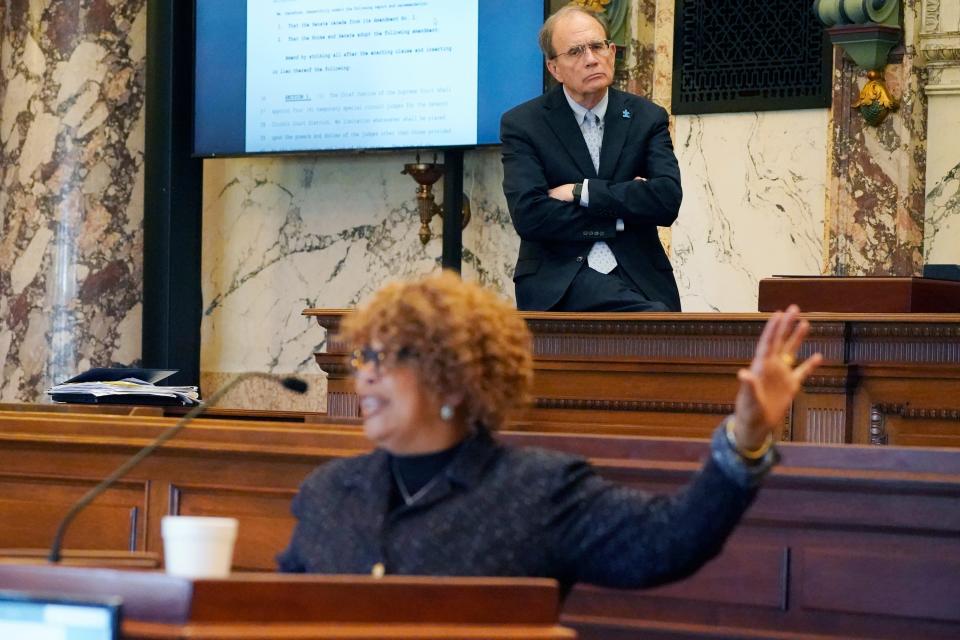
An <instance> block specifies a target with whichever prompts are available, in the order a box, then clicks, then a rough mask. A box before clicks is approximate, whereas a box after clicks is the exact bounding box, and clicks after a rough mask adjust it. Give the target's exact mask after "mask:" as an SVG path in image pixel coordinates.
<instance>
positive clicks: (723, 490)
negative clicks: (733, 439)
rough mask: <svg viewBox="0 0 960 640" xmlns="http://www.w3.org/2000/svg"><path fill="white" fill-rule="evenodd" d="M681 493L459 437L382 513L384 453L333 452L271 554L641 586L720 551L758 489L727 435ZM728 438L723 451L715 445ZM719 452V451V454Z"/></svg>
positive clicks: (557, 457)
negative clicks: (431, 474) (417, 489)
mask: <svg viewBox="0 0 960 640" xmlns="http://www.w3.org/2000/svg"><path fill="white" fill-rule="evenodd" d="M719 433H720V431H719V430H718V432H717V434H716V435H715V436H714V442H713V454H712V455H711V457H710V459H709V460H708V461H707V462H706V464H705V465H704V467H703V469H702V470H701V471H700V473H699V474H698V475H697V476H696V478H695V479H694V480H693V481H692V482H691V483H690V484H689V485H688V486H687V487H686V488H685V489H684V490H682V491H681V492H679V493H678V494H676V495H674V496H671V497H666V496H653V495H649V494H646V493H643V492H640V491H637V490H635V489H632V488H628V487H625V486H622V485H618V484H615V483H612V482H610V481H608V480H605V479H603V478H601V477H600V476H599V475H598V474H597V473H596V472H595V470H594V469H593V468H592V467H591V466H590V465H589V464H588V463H587V462H585V461H584V460H582V459H580V458H577V457H574V456H570V455H567V454H562V453H558V452H553V451H546V450H540V449H521V448H514V447H509V446H504V445H501V444H500V443H498V442H497V441H496V440H495V439H493V438H492V437H491V436H489V435H479V436H476V437H474V438H472V439H471V440H469V441H467V442H466V443H465V444H464V445H463V447H461V449H460V451H459V452H458V454H457V457H456V458H455V459H454V460H453V462H451V463H450V465H449V466H448V467H447V469H446V471H444V472H442V473H443V474H444V475H443V476H442V477H441V479H440V481H439V482H437V483H435V484H433V485H432V486H431V488H430V489H429V490H428V491H427V493H426V494H425V495H424V496H423V498H422V499H421V500H420V501H418V502H416V503H414V504H413V505H410V506H407V505H401V506H400V507H398V508H396V509H394V510H393V511H392V512H390V513H388V512H387V509H388V503H389V499H390V493H391V490H392V479H391V475H390V470H389V466H388V455H387V454H386V453H385V452H384V451H381V450H377V451H374V452H373V453H370V454H368V455H364V456H360V457H356V458H349V459H342V460H336V461H332V462H328V463H326V464H324V465H323V466H321V467H319V468H318V469H316V470H315V471H314V472H313V473H312V474H311V475H310V476H309V477H308V478H307V479H306V481H305V482H304V483H303V485H302V486H301V488H300V492H299V493H298V494H297V496H296V498H295V499H294V501H293V513H294V515H296V517H297V519H298V523H297V526H296V528H295V530H294V533H293V537H292V539H291V541H290V545H289V547H288V548H287V549H286V550H285V551H284V552H283V553H281V554H280V556H279V558H278V561H279V568H280V570H281V571H286V572H311V573H349V574H365V573H369V572H370V571H371V569H372V568H373V567H374V565H376V564H378V563H382V564H383V565H384V567H385V569H386V572H387V573H392V574H415V575H460V576H534V577H550V578H555V579H556V580H558V581H559V582H560V584H561V589H562V591H563V592H564V593H566V592H567V591H568V590H569V588H570V587H571V586H572V585H573V584H574V583H575V582H581V581H582V582H589V583H593V584H597V585H602V586H608V587H623V588H634V587H648V586H653V585H657V584H661V583H664V582H668V581H671V580H675V579H679V578H682V577H685V576H687V575H689V574H691V573H693V572H694V571H696V569H697V568H699V567H700V566H701V565H702V564H703V563H704V562H706V561H707V560H709V559H710V558H712V557H713V556H714V555H716V554H717V553H718V552H719V551H720V549H721V547H722V545H723V542H724V540H725V539H726V538H727V536H728V535H729V533H730V532H731V531H732V529H733V528H734V526H735V525H736V523H737V522H738V520H739V519H740V517H741V515H742V514H743V512H744V511H745V510H746V508H747V506H748V505H749V504H750V502H751V500H752V498H753V496H754V493H755V489H753V488H751V485H752V484H754V482H752V481H751V480H750V479H748V478H747V475H746V474H740V477H738V474H737V473H733V472H732V471H731V469H732V468H733V467H731V464H730V463H727V464H722V463H723V462H724V460H722V459H721V458H722V455H729V454H730V451H729V450H728V449H729V445H728V444H727V443H726V439H725V438H722V437H719ZM724 447H726V449H727V450H724ZM721 454H722V455H721Z"/></svg>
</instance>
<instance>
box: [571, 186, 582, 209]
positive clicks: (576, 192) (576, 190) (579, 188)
mask: <svg viewBox="0 0 960 640" xmlns="http://www.w3.org/2000/svg"><path fill="white" fill-rule="evenodd" d="M581 193H583V183H582V182H578V183H576V184H575V185H573V204H580V194H581Z"/></svg>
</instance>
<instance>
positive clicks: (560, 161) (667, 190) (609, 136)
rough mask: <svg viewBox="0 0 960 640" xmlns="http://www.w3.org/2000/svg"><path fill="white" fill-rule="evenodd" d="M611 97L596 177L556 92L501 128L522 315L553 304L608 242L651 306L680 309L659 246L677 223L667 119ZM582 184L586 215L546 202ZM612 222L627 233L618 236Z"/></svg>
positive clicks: (676, 181) (625, 97)
mask: <svg viewBox="0 0 960 640" xmlns="http://www.w3.org/2000/svg"><path fill="white" fill-rule="evenodd" d="M609 92H610V99H609V104H608V106H607V113H606V116H605V118H604V133H603V146H602V147H601V150H600V171H599V172H597V171H594V169H593V162H592V161H591V160H590V152H589V151H588V150H587V145H586V143H585V142H584V140H583V134H582V133H581V132H580V127H579V126H578V125H577V122H576V118H575V116H574V115H573V111H572V110H571V109H570V105H569V104H567V100H566V98H565V96H564V94H563V89H562V87H559V86H558V87H556V88H555V89H553V90H551V91H550V92H548V93H547V94H545V95H543V96H541V97H539V98H536V99H534V100H531V101H529V102H525V103H524V104H522V105H520V106H518V107H515V108H514V109H511V110H510V111H508V112H507V113H505V114H504V116H503V118H502V119H501V122H500V139H501V141H502V142H503V191H504V194H505V195H506V197H507V205H508V206H509V208H510V215H511V216H512V217H513V226H514V227H515V228H516V230H517V233H518V234H519V235H520V256H519V258H518V260H517V265H516V269H515V272H514V282H515V284H516V290H517V307H518V308H520V309H523V310H533V311H545V310H547V309H549V308H550V307H552V306H553V305H555V304H556V303H557V302H558V301H559V300H560V298H561V297H562V296H563V294H564V292H565V291H566V290H567V287H569V286H570V282H571V281H572V280H573V277H574V276H575V275H576V273H577V271H579V269H580V268H581V267H582V266H583V261H584V260H585V259H586V255H587V253H589V251H590V247H591V246H592V245H593V243H594V242H595V241H597V240H605V241H606V242H607V244H609V245H610V248H611V249H612V250H613V253H614V255H615V256H616V258H617V262H618V263H619V265H620V268H621V269H622V270H623V271H624V272H625V273H626V274H627V275H628V276H629V278H630V279H631V280H633V281H634V283H635V284H636V285H637V287H639V288H640V289H641V290H642V291H643V293H644V294H646V296H647V297H648V298H649V299H651V300H657V301H660V302H663V303H664V304H666V305H667V307H668V308H670V309H671V310H673V311H679V310H680V295H679V293H678V291H677V283H676V280H674V277H673V269H672V268H671V266H670V261H669V260H668V259H667V256H666V253H664V251H663V247H662V245H661V244H660V241H659V239H658V237H657V227H658V226H663V227H668V226H670V225H671V224H673V221H674V220H676V218H677V212H678V211H679V209H680V198H681V190H680V169H679V167H678V166H677V158H676V156H675V155H674V153H673V144H672V142H671V140H670V132H669V130H668V128H667V113H666V111H664V110H663V109H662V108H660V107H658V106H657V105H655V104H653V103H652V102H650V101H648V100H646V99H644V98H641V97H640V96H635V95H632V94H629V93H624V92H622V91H617V90H616V89H613V88H610V89H609ZM637 176H642V177H644V178H646V179H647V181H646V182H641V181H637V180H634V178H635V177H637ZM584 178H589V179H590V186H589V193H590V206H589V207H581V206H579V205H577V204H573V203H568V202H560V201H559V200H555V199H553V198H551V197H550V196H549V195H547V192H548V190H549V189H551V188H552V187H556V186H559V185H562V184H568V183H576V182H582V181H583V179H584ZM617 218H620V219H622V220H623V221H624V225H625V229H624V231H621V232H619V233H618V232H617V231H616V219H617Z"/></svg>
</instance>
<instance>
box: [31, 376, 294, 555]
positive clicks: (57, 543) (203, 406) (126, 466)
mask: <svg viewBox="0 0 960 640" xmlns="http://www.w3.org/2000/svg"><path fill="white" fill-rule="evenodd" d="M250 378H264V379H267V380H273V381H275V382H279V383H280V384H281V385H282V386H283V387H284V388H285V389H289V390H290V391H293V392H294V393H306V391H307V388H308V386H309V385H307V383H306V382H304V381H303V380H301V379H300V378H297V377H294V376H286V377H284V378H278V377H277V376H275V375H273V374H272V373H259V372H256V371H248V372H246V373H239V374H237V375H235V376H233V377H232V378H230V380H228V381H227V383H226V384H225V385H223V386H222V387H220V388H219V389H217V390H216V391H214V392H213V394H211V396H210V397H209V398H208V399H207V400H205V401H204V402H201V403H200V404H198V405H197V406H195V407H194V408H193V409H191V410H190V411H188V412H187V413H186V414H185V415H184V416H183V417H182V418H180V420H179V421H178V422H177V423H176V424H175V425H173V426H172V427H170V428H169V429H167V430H166V431H164V432H163V433H161V434H160V435H159V436H157V437H156V439H154V441H153V442H151V443H150V444H148V445H147V446H145V447H144V448H143V449H140V451H138V452H137V453H135V454H134V455H133V457H132V458H130V459H129V460H127V461H126V462H124V463H123V464H122V465H120V466H119V467H117V469H116V470H115V471H114V472H113V473H111V474H110V475H109V476H107V477H106V478H104V479H103V481H102V482H100V484H98V485H97V486H95V487H94V488H93V489H90V491H88V492H87V493H86V494H84V496H83V497H82V498H80V499H79V500H77V502H76V503H75V504H74V505H73V506H72V507H71V508H70V511H68V512H67V515H65V516H64V517H63V520H61V521H60V526H59V527H57V533H56V534H55V535H54V537H53V544H51V545H50V554H49V555H48V556H47V561H48V562H54V563H55V562H60V559H61V549H60V548H61V547H62V546H63V536H64V534H65V533H66V531H67V527H69V526H70V523H71V522H73V519H74V518H76V517H77V514H79V513H80V512H81V511H82V510H83V509H84V508H85V507H86V506H87V505H89V504H90V503H91V502H93V501H94V499H95V498H96V497H97V496H99V495H100V494H101V493H103V492H104V491H106V490H107V489H108V488H110V486H111V485H113V483H115V482H116V481H117V480H119V479H120V478H122V477H123V476H125V475H126V474H127V473H128V472H129V471H130V470H131V469H133V468H134V467H135V466H137V465H138V464H140V463H141V462H142V461H143V459H144V458H146V457H147V456H149V455H150V454H151V453H153V452H154V451H156V450H157V449H158V448H159V447H161V446H162V445H163V444H164V443H165V442H167V441H168V440H170V439H171V438H173V437H174V436H176V435H177V434H178V433H180V430H181V429H183V428H184V427H185V426H187V425H188V424H190V422H192V421H193V420H194V418H196V417H197V416H199V415H200V414H202V413H203V412H204V411H206V410H207V409H208V408H210V407H212V406H213V405H215V404H216V403H217V401H219V400H220V398H222V397H223V396H225V395H226V394H227V392H228V391H230V390H231V389H233V388H234V387H235V386H237V385H238V384H239V383H241V382H243V381H244V380H249V379H250Z"/></svg>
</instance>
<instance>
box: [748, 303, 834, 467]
mask: <svg viewBox="0 0 960 640" xmlns="http://www.w3.org/2000/svg"><path fill="white" fill-rule="evenodd" d="M799 314H800V309H799V308H798V307H797V306H796V305H790V307H789V308H787V310H786V311H782V312H781V311H778V312H777V313H775V314H773V316H772V317H771V318H770V319H769V320H768V321H767V324H766V326H764V328H763V333H762V334H761V335H760V340H759V341H758V342H757V350H756V353H755V354H754V356H753V361H752V362H751V363H750V367H749V368H748V369H740V371H738V372H737V379H738V380H740V391H739V392H738V393H737V403H736V410H735V414H734V437H735V438H736V440H737V445H738V446H740V447H742V448H744V449H748V450H753V449H757V448H759V447H760V446H761V445H762V444H763V443H764V442H765V441H766V439H767V437H768V436H769V435H770V433H771V431H772V430H773V429H774V428H776V427H778V426H779V425H781V424H782V423H783V419H784V417H785V416H786V415H787V411H788V410H789V409H790V405H791V404H792V403H793V399H794V397H796V395H797V392H799V391H800V386H801V385H802V384H803V381H804V380H805V379H806V378H807V376H809V375H810V373H811V372H812V371H813V370H814V369H815V368H816V367H817V365H819V364H820V362H821V361H822V360H823V356H821V355H820V354H819V353H815V354H813V355H812V356H810V357H809V358H807V359H806V360H804V361H803V362H801V363H800V364H798V365H796V367H795V366H794V365H795V364H796V359H797V352H798V351H799V349H800V345H801V344H802V343H803V340H804V338H806V336H807V333H808V332H809V331H810V323H809V322H807V321H806V320H800V319H799Z"/></svg>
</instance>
